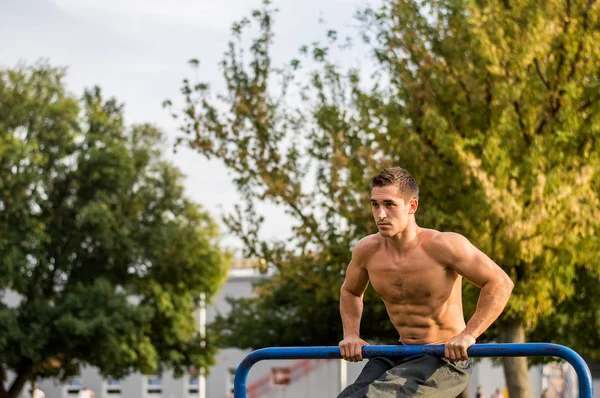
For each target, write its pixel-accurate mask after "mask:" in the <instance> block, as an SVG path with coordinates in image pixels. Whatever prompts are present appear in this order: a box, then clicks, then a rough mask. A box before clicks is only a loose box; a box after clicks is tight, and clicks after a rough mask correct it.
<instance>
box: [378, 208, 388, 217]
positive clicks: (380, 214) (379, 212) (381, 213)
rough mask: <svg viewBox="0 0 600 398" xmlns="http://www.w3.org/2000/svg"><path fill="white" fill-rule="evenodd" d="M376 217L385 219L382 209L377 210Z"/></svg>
mask: <svg viewBox="0 0 600 398" xmlns="http://www.w3.org/2000/svg"><path fill="white" fill-rule="evenodd" d="M376 215H377V218H379V219H384V218H385V217H386V214H385V211H384V210H383V209H379V211H378V212H377V214H376Z"/></svg>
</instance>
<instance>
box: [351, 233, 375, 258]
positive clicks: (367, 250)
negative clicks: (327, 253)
mask: <svg viewBox="0 0 600 398" xmlns="http://www.w3.org/2000/svg"><path fill="white" fill-rule="evenodd" d="M381 242H382V238H381V236H380V235H379V234H372V235H367V236H365V237H364V238H362V239H361V240H359V241H358V242H357V243H356V245H355V246H354V250H353V251H352V255H353V256H354V257H357V256H358V257H361V258H366V257H369V256H371V255H373V254H374V253H375V252H376V251H377V250H378V249H379V247H380V246H381Z"/></svg>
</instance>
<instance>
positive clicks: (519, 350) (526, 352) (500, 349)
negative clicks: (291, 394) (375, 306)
mask: <svg viewBox="0 0 600 398" xmlns="http://www.w3.org/2000/svg"><path fill="white" fill-rule="evenodd" d="M467 353H468V354H469V356H470V357H558V358H562V359H564V360H566V361H568V362H569V363H570V364H571V365H572V366H573V368H574V369H575V371H576V372H577V377H578V379H579V397H580V398H593V386H592V374H591V372H590V369H589V368H588V366H587V364H586V363H585V361H584V360H583V358H582V357H581V356H580V355H579V354H578V353H576V352H575V351H573V350H572V349H570V348H568V347H565V346H562V345H558V344H549V343H524V344H514V343H510V344H475V345H473V346H471V347H470V348H469V350H468V351H467ZM419 354H430V355H435V356H440V357H441V356H444V346H443V345H413V346H410V345H408V346H406V345H398V346H396V345H390V346H365V347H363V350H362V355H363V358H372V357H378V356H385V357H407V356H411V355H419ZM341 357H342V356H341V353H340V349H339V347H337V346H331V347H270V348H261V349H259V350H256V351H253V352H251V353H250V354H248V356H246V358H244V360H243V361H242V362H241V363H240V365H239V366H238V368H237V371H236V372H235V378H234V386H233V389H234V393H233V396H234V398H246V378H247V377H248V372H250V368H251V367H252V365H254V364H255V363H256V362H258V361H262V360H263V359H339V358H341Z"/></svg>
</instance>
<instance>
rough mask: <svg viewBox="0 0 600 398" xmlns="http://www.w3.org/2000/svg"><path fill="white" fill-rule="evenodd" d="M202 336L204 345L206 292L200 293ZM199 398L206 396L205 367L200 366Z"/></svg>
mask: <svg viewBox="0 0 600 398" xmlns="http://www.w3.org/2000/svg"><path fill="white" fill-rule="evenodd" d="M199 318H200V319H199V323H200V325H199V326H200V327H199V329H200V337H201V338H202V346H204V345H205V342H204V339H205V338H206V294H204V293H200V316H199ZM198 398H206V376H205V371H204V368H200V372H199V373H198Z"/></svg>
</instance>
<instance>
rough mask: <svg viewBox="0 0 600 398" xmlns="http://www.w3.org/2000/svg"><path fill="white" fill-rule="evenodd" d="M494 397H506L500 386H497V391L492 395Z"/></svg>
mask: <svg viewBox="0 0 600 398" xmlns="http://www.w3.org/2000/svg"><path fill="white" fill-rule="evenodd" d="M492 398H504V394H502V391H500V389H499V388H496V392H495V393H494V395H492Z"/></svg>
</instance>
